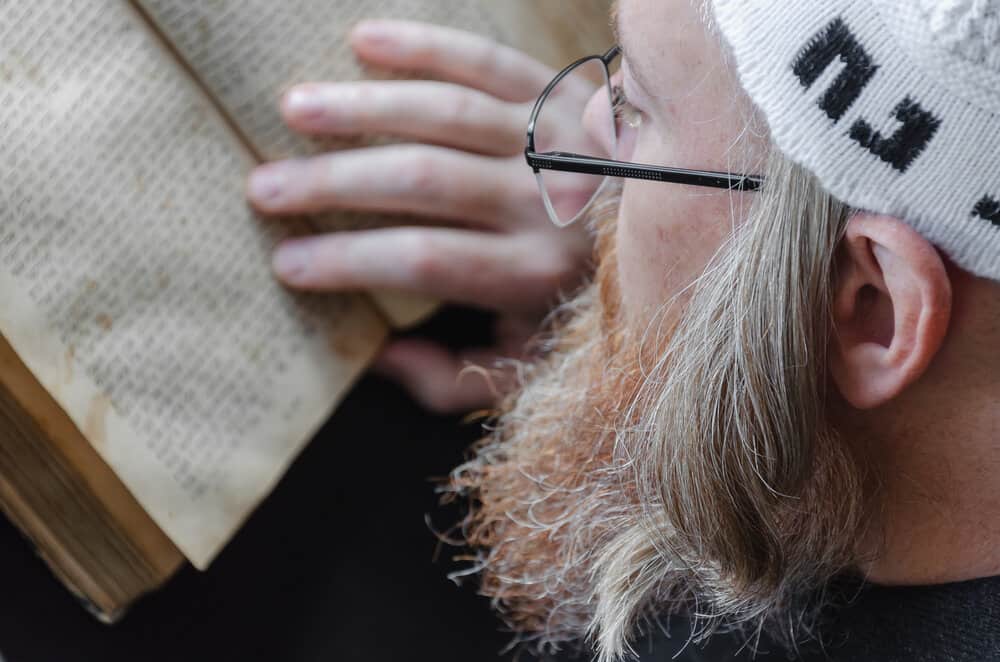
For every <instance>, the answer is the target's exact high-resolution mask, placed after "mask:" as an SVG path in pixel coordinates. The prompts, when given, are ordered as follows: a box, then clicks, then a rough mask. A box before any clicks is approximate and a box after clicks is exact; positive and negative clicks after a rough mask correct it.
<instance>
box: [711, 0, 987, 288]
mask: <svg viewBox="0 0 1000 662" xmlns="http://www.w3.org/2000/svg"><path fill="white" fill-rule="evenodd" d="M713 4H714V6H715V14H716V19H717V21H718V24H719V26H720V28H721V30H722V33H723V34H724V36H725V38H726V39H727V41H728V42H729V44H730V46H731V47H732V49H733V52H734V54H735V57H736V64H737V68H738V70H739V74H740V79H741V81H742V83H743V86H744V87H745V88H746V90H747V92H749V94H750V96H751V97H752V98H753V100H754V102H755V103H756V104H757V105H758V106H759V107H760V108H761V109H762V111H763V112H764V114H765V116H766V117H767V121H768V124H769V125H770V128H771V133H772V137H773V139H774V141H775V143H776V144H777V146H778V148H779V149H780V150H782V151H783V152H784V153H786V154H787V155H788V156H789V157H790V158H792V159H793V160H795V161H797V162H799V163H801V164H802V165H804V166H805V167H806V168H808V169H809V170H811V171H812V172H814V173H815V174H816V175H817V176H818V177H819V179H820V181H821V182H822V184H823V186H824V187H825V188H826V189H827V190H828V191H829V192H830V193H831V194H833V195H834V196H836V197H837V198H839V199H840V200H842V201H844V202H845V203H847V204H849V205H851V206H853V207H858V208H862V209H867V210H871V211H875V212H879V213H885V214H891V215H892V216H896V217H899V218H901V219H903V220H905V221H907V222H908V223H910V224H911V225H912V226H913V227H914V228H916V230H917V231H918V232H920V233H921V234H922V235H923V236H924V237H925V238H927V239H928V240H929V241H931V242H932V243H933V244H935V245H936V246H937V247H938V248H940V249H941V250H943V251H944V252H945V253H946V254H947V255H948V256H949V257H950V258H951V259H953V260H954V261H955V262H956V263H957V264H958V265H959V266H961V267H962V268H964V269H966V270H968V271H971V272H972V273H974V274H977V275H979V276H985V277H988V278H992V279H994V280H1000V0H714V2H713Z"/></svg>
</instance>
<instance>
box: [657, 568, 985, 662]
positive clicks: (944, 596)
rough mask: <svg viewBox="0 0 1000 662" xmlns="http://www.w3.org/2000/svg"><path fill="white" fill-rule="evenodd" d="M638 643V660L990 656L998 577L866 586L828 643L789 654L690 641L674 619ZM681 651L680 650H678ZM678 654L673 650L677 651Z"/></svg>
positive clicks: (847, 661) (969, 659)
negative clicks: (668, 630) (669, 628)
mask: <svg viewBox="0 0 1000 662" xmlns="http://www.w3.org/2000/svg"><path fill="white" fill-rule="evenodd" d="M674 629H676V630H678V631H677V632H674V633H673V634H672V636H671V637H670V638H667V637H666V636H664V635H662V634H660V635H657V636H656V637H655V638H654V639H653V640H652V642H651V644H652V645H649V643H650V642H647V645H646V646H643V647H641V648H640V649H639V651H640V653H641V655H642V656H641V658H640V660H641V662H667V661H669V660H677V661H678V662H724V661H728V660H739V661H741V662H743V661H748V660H756V661H758V662H779V661H780V662H789V661H796V662H992V661H1000V577H988V578H984V579H976V580H972V581H967V582H959V583H953V584H941V585H938V586H916V587H898V588H886V587H874V586H869V587H867V588H865V589H863V590H861V591H860V592H858V593H857V594H856V596H855V597H854V599H853V600H852V601H851V602H850V604H848V605H847V606H844V607H841V608H839V609H837V610H835V611H834V612H833V613H832V614H831V618H830V620H829V621H828V622H827V624H826V627H825V628H824V631H825V632H826V635H825V646H824V647H821V646H819V645H817V644H815V643H814V644H812V645H808V646H803V648H802V650H801V651H800V652H799V653H798V654H790V653H787V652H785V651H782V650H779V649H777V648H776V647H775V646H773V645H767V644H766V643H765V644H762V645H761V646H760V650H759V651H758V653H757V655H756V657H754V656H752V655H751V653H750V652H749V651H747V650H744V651H742V652H740V653H739V654H737V651H738V650H739V648H740V644H741V642H739V641H737V640H736V639H735V638H733V637H732V636H730V635H719V636H717V637H715V638H714V639H712V640H711V641H710V642H709V644H708V645H707V646H703V647H699V646H695V645H693V644H687V645H686V646H685V645H684V644H685V638H686V630H685V628H683V627H682V624H676V625H675V626H674ZM678 651H682V652H681V653H680V654H679V655H678ZM675 656H676V657H675Z"/></svg>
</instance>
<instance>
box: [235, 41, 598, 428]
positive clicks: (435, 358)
mask: <svg viewBox="0 0 1000 662" xmlns="http://www.w3.org/2000/svg"><path fill="white" fill-rule="evenodd" d="M350 40H351V46H352V47H353V48H354V50H355V52H356V54H357V56H358V57H359V58H360V59H361V60H362V61H364V62H366V63H368V64H371V65H375V66H379V67H385V68H389V69H394V70H400V69H402V70H410V71H420V72H423V73H426V74H427V75H429V76H431V77H433V78H435V79H437V80H436V81H427V80H421V81H363V82H351V83H307V84H304V85H298V86H296V87H294V88H292V89H291V90H289V92H288V93H287V94H286V95H285V97H284V99H283V100H282V106H281V110H282V114H283V116H284V118H285V121H286V122H287V123H288V124H289V126H290V127H291V128H293V129H294V130H296V131H300V132H302V133H306V134H311V135H317V136H348V135H359V134H381V135H393V136H395V137H398V138H403V139H406V140H410V141H412V142H411V143H409V144H399V145H388V146H377V147H366V148H360V149H353V150H344V151H338V152H332V153H326V154H322V155H319V156H315V157H311V158H304V159H296V160H290V161H283V162H276V163H271V164H267V165H264V166H261V167H259V168H257V169H256V170H255V171H254V173H253V174H252V175H251V178H250V182H249V197H250V200H251V202H252V203H253V204H254V206H255V207H257V208H258V209H259V210H260V211H262V212H265V213H269V214H299V213H304V212H305V213H310V212H320V211H327V210H333V209H354V210H366V211H378V212H402V213H406V214H413V215H417V216H421V217H424V218H426V219H427V220H428V221H429V223H428V224H427V225H419V226H413V227H395V228H384V229H373V230H364V231H356V232H339V233H332V234H327V235H320V236H317V237H312V238H304V239H295V240H289V241H287V242H285V243H284V244H283V245H282V246H280V247H279V249H278V251H277V252H276V254H275V256H274V269H275V271H276V273H277V274H278V276H279V278H281V279H282V280H283V281H284V282H285V283H286V284H288V285H289V286H291V287H296V288H303V289H310V290H356V289H361V290H369V289H390V290H400V291H408V292H412V293H414V294H419V295H424V296H428V295H429V296H432V297H435V298H439V299H443V300H446V301H450V302H455V303H461V304H468V305H472V306H477V307H487V308H491V309H493V310H496V311H497V312H498V313H499V322H498V333H497V336H498V339H499V342H498V346H496V347H491V348H483V349H478V350H474V351H468V352H464V353H461V354H455V353H452V352H449V351H447V350H445V349H444V348H442V347H440V346H438V345H436V344H433V343H430V342H428V341H422V340H413V339H409V340H408V339H399V340H395V341H392V342H390V343H389V345H388V346H387V347H386V348H385V350H384V352H383V354H382V356H381V358H380V360H379V363H378V367H379V368H380V369H381V371H382V372H383V373H385V374H388V375H389V376H390V377H392V378H394V379H396V380H397V381H399V382H400V383H401V384H403V385H404V387H406V388H407V389H408V390H409V391H410V392H411V393H412V394H413V396H414V397H416V398H417V399H418V400H419V401H420V402H422V403H423V404H424V405H426V406H427V407H429V408H430V409H433V410H436V411H441V412H452V411H461V410H468V409H472V408H475V407H481V406H486V405H488V404H489V403H491V402H493V401H494V400H495V393H494V391H493V386H492V385H491V384H490V383H488V382H487V380H484V379H482V378H480V377H476V376H463V375H462V372H463V369H465V368H466V367H467V366H468V365H469V364H477V365H486V366H490V365H492V364H494V363H496V361H497V360H498V359H499V358H500V357H503V356H508V357H509V356H519V355H520V353H521V352H522V351H523V346H524V342H525V341H526V340H527V339H528V337H529V336H530V334H531V333H533V332H534V331H535V330H536V329H537V325H538V321H539V320H540V319H541V316H542V315H544V313H545V312H546V311H547V309H548V308H549V307H550V306H551V305H552V303H553V302H554V301H555V300H556V298H557V296H558V293H559V292H560V291H566V290H569V289H572V288H573V287H574V286H575V285H576V284H577V283H578V282H579V280H580V279H581V277H582V275H583V274H584V272H585V269H586V265H587V263H588V258H589V257H590V254H591V249H592V245H591V244H592V242H591V238H590V236H589V235H588V233H587V231H586V229H585V228H583V227H572V228H568V229H563V230H560V229H557V228H556V227H554V226H553V225H552V224H551V223H550V222H549V220H548V216H547V215H546V213H545V209H544V207H543V205H542V201H541V196H540V194H539V191H538V187H537V184H536V182H535V179H534V177H533V174H532V172H531V170H530V169H529V168H528V166H527V165H526V164H525V162H524V156H523V150H524V146H525V129H526V126H527V120H528V115H529V113H530V110H531V106H532V104H533V103H534V101H535V99H536V97H537V95H538V94H539V93H540V92H541V90H542V88H543V87H544V86H545V84H546V83H548V81H549V80H551V78H552V76H553V75H554V72H553V71H552V70H551V69H549V68H548V67H546V66H545V65H543V64H541V63H539V62H537V61H536V60H534V59H532V58H530V57H528V56H527V55H524V54H523V53H520V52H517V51H515V50H512V49H510V48H506V47H503V46H500V45H498V44H496V43H494V42H492V41H490V40H488V39H485V38H483V37H480V36H477V35H473V34H470V33H466V32H460V31H457V30H452V29H447V28H442V27H438V26H432V25H427V24H421V23H412V22H402V21H367V22H364V23H361V24H359V25H358V26H357V27H356V28H355V29H354V30H353V31H352V33H351V35H350ZM549 120H550V121H553V122H556V121H557V120H558V118H557V117H553V116H550V117H549ZM565 123H566V124H567V125H569V126H575V125H578V123H579V117H566V122H565ZM581 225H582V224H581ZM501 381H502V380H501Z"/></svg>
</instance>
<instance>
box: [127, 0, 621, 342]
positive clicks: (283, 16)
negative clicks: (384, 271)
mask: <svg viewBox="0 0 1000 662" xmlns="http://www.w3.org/2000/svg"><path fill="white" fill-rule="evenodd" d="M137 1H138V4H139V5H141V6H142V7H143V8H144V10H145V11H146V12H147V13H148V14H149V16H150V17H151V18H152V20H153V21H155V22H156V24H157V26H158V27H159V28H160V29H161V30H162V31H163V33H164V34H165V35H166V36H167V39H168V40H169V41H170V42H172V43H173V45H174V46H175V47H176V48H177V50H178V51H179V52H180V54H181V56H182V57H183V58H184V59H185V60H186V61H187V62H188V63H189V65H190V66H191V68H192V69H193V70H194V71H195V72H196V73H197V75H198V76H199V77H200V78H201V80H202V81H203V82H204V84H205V86H206V87H207V88H208V89H209V90H210V91H211V93H212V95H213V96H214V97H215V98H216V99H217V100H218V101H219V103H220V104H221V105H222V106H223V107H224V108H225V110H226V112H227V113H228V114H229V115H230V116H231V117H232V119H233V121H234V122H235V123H236V124H237V125H238V126H239V127H240V129H241V130H242V131H243V133H244V134H245V135H246V136H247V138H248V139H249V141H250V142H251V143H252V144H253V146H254V147H255V149H256V150H257V152H258V153H259V155H260V156H261V157H262V158H264V159H265V160H272V159H279V158H285V157H289V156H295V155H305V154H311V153H315V152H316V151H318V150H322V149H337V148H346V147H356V146H358V145H359V142H358V141H351V140H340V141H330V140H327V141H315V140H311V139H309V138H306V137H303V136H300V135H297V134H294V133H292V132H291V131H289V130H288V129H287V128H286V126H285V125H284V123H283V122H282V120H281V117H280V115H279V112H278V101H279V99H280V98H281V95H282V93H283V92H284V91H285V90H286V89H287V88H288V87H290V86H291V85H292V84H294V83H301V82H306V81H319V80H358V79H361V78H365V77H370V76H371V75H372V74H371V72H368V73H366V72H364V71H363V70H362V69H361V67H359V65H358V63H357V62H356V61H355V59H354V56H353V54H352V52H351V49H350V47H349V45H348V42H347V33H348V31H349V30H350V29H351V27H353V26H354V25H355V24H356V23H357V22H358V21H360V20H361V19H363V18H378V17H383V18H403V19H415V20H423V21H428V22H431V23H438V24H441V25H448V26H453V27H458V28H464V29H468V30H472V31H475V32H479V33H481V34H485V35H488V36H491V37H494V38H496V39H497V40H499V41H500V42H502V43H506V44H509V45H512V46H514V47H516V48H519V49H522V50H525V51H527V52H529V53H532V54H533V55H535V56H536V57H539V58H541V59H542V60H543V61H546V62H548V63H549V64H550V65H552V66H553V67H556V68H560V69H561V68H562V67H563V66H565V65H566V64H568V63H569V62H570V61H571V60H573V59H576V58H578V57H580V56H582V55H587V54H590V53H595V52H604V51H605V50H607V49H608V48H609V47H610V45H611V34H610V28H609V21H608V9H609V6H610V1H609V0H573V2H566V1H565V0H502V1H500V0H367V1H359V0H285V1H283V2H275V1H274V0H214V1H213V2H189V1H188V0H137ZM539 92H541V90H539ZM403 222H407V219H405V218H400V217H395V218H387V217H383V218H376V217H374V216H373V215H371V214H368V215H359V214H350V213H341V214H336V215H332V216H329V217H327V218H323V219H319V222H318V223H317V225H318V227H320V228H321V229H352V228H359V227H369V226H372V225H377V224H387V223H391V224H399V223H403ZM376 300H377V301H378V302H379V305H380V306H381V307H382V308H383V310H384V311H385V312H386V313H387V315H388V316H389V318H390V319H392V320H393V321H394V322H395V323H396V324H397V325H400V326H405V325H407V324H409V323H411V322H413V321H414V320H415V319H418V318H419V317H421V316H422V315H424V314H426V312H427V311H428V310H429V307H430V304H429V303H428V302H422V301H415V300H414V299H413V298H412V297H405V296H399V295H395V296H393V295H389V294H386V293H383V294H381V295H380V296H378V297H377V298H376Z"/></svg>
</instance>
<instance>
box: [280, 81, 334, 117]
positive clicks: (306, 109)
mask: <svg viewBox="0 0 1000 662" xmlns="http://www.w3.org/2000/svg"><path fill="white" fill-rule="evenodd" d="M285 110H286V111H287V112H288V113H290V114H292V115H296V116H298V117H302V118H308V119H316V118H319V117H322V116H323V114H324V113H325V112H326V110H327V104H326V103H325V102H324V100H323V98H322V96H320V94H319V93H318V92H316V90H310V89H305V88H301V87H296V88H292V90H291V91H290V92H289V93H288V96H287V97H285Z"/></svg>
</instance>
